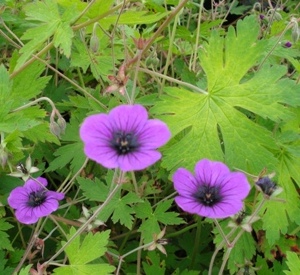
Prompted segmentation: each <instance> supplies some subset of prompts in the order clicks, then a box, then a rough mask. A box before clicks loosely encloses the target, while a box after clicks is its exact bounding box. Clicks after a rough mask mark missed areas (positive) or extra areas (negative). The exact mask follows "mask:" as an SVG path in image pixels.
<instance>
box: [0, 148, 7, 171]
mask: <svg viewBox="0 0 300 275" xmlns="http://www.w3.org/2000/svg"><path fill="white" fill-rule="evenodd" d="M7 159H8V153H7V152H6V150H5V149H4V148H2V146H1V147H0V165H1V166H2V168H4V166H5V165H6V163H7Z"/></svg>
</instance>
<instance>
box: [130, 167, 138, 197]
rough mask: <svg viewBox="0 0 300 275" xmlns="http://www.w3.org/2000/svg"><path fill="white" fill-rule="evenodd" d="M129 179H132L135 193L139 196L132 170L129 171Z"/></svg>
mask: <svg viewBox="0 0 300 275" xmlns="http://www.w3.org/2000/svg"><path fill="white" fill-rule="evenodd" d="M131 179H132V182H133V186H134V190H135V193H136V194H137V196H138V197H140V194H139V188H138V185H137V182H136V178H135V174H134V171H131Z"/></svg>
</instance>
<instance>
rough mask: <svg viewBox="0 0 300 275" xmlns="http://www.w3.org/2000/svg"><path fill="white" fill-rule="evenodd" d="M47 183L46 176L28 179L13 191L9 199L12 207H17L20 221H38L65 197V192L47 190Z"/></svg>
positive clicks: (55, 207) (54, 209) (17, 215)
mask: <svg viewBox="0 0 300 275" xmlns="http://www.w3.org/2000/svg"><path fill="white" fill-rule="evenodd" d="M37 181H38V182H39V183H40V184H39V183H38V182H37ZM47 184H48V182H47V180H46V179H45V178H42V177H38V178H37V179H35V180H33V179H29V180H27V181H26V182H25V184H24V186H19V187H17V188H15V189H13V190H12V191H11V193H10V195H9V197H8V199H7V201H8V204H9V205H10V207H12V208H14V209H16V211H15V215H16V218H17V220H18V221H19V222H21V223H25V224H32V223H36V222H37V221H38V219H39V218H41V217H45V216H48V215H49V214H51V213H52V212H54V211H56V210H57V208H58V205H59V204H58V201H59V200H62V199H63V198H64V194H63V193H58V192H54V191H49V190H47V189H46V188H45V186H47Z"/></svg>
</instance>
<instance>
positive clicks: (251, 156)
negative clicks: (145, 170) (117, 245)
mask: <svg viewBox="0 0 300 275" xmlns="http://www.w3.org/2000/svg"><path fill="white" fill-rule="evenodd" d="M258 33H259V25H258V23H257V22H256V19H255V18H254V17H252V16H249V17H246V18H245V19H244V20H240V21H238V24H237V32H235V30H234V28H233V27H230V28H229V31H228V34H227V35H226V37H225V38H223V37H222V36H221V35H220V34H219V33H218V32H213V34H212V36H211V38H210V39H209V41H208V44H207V45H205V46H204V49H203V51H202V52H201V53H200V65H201V66H202V67H203V70H204V72H205V75H206V77H207V94H199V93H192V92H189V91H187V90H184V89H179V88H174V87H166V88H165V92H166V93H167V95H165V96H162V97H161V99H162V100H161V101H158V102H157V103H156V104H155V106H154V107H153V108H152V112H153V113H155V114H156V117H159V118H161V119H162V120H164V121H165V122H166V123H167V124H168V126H169V127H170V130H171V132H172V134H173V136H175V139H173V141H172V143H170V144H169V145H168V146H166V147H165V149H164V153H165V157H164V158H163V161H162V165H163V166H164V167H166V168H167V169H169V170H173V169H176V168H178V167H179V166H185V167H187V168H189V169H193V168H194V165H195V163H196V162H197V161H198V160H200V159H202V158H210V159H214V160H221V161H223V160H224V159H225V162H226V163H227V164H228V165H229V166H231V167H238V168H240V169H243V170H247V171H249V172H251V173H254V174H258V173H259V172H260V171H261V170H262V168H263V167H268V168H269V169H275V167H276V166H277V164H278V160H277V159H276V157H275V156H274V153H273V151H274V150H275V148H276V144H275V140H274V138H273V133H272V132H271V131H269V130H267V129H265V128H263V127H262V126H260V125H259V124H258V123H255V120H254V119H253V118H252V119H250V118H249V117H248V116H247V114H249V112H250V115H251V116H255V114H257V115H258V116H261V117H263V118H268V119H270V120H272V121H274V122H279V120H287V119H290V118H291V117H292V116H293V113H292V111H291V110H289V108H287V105H292V106H296V105H297V106H299V105H300V93H299V92H298V88H297V86H296V84H295V82H293V81H291V80H287V79H284V78H283V76H284V74H285V73H286V68H285V67H283V66H276V65H274V66H272V67H271V66H269V65H266V66H263V67H262V68H261V69H260V70H259V71H258V72H257V73H254V74H253V75H252V77H251V78H249V77H247V79H244V77H245V75H246V73H247V72H248V71H249V70H250V69H251V68H252V67H253V66H254V65H255V64H256V63H257V62H258V61H259V58H260V57H261V53H262V52H264V49H265V47H266V43H264V42H260V41H258V40H257V35H258ZM237 61H238V62H237ZM285 87H288V88H285ZM252 113H253V114H252ZM180 133H181V134H182V135H183V137H182V138H181V136H180V135H179V134H180ZM257 152H259V157H258V155H257Z"/></svg>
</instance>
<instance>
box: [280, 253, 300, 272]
mask: <svg viewBox="0 0 300 275" xmlns="http://www.w3.org/2000/svg"><path fill="white" fill-rule="evenodd" d="M286 258H287V262H286V263H287V265H288V267H289V270H290V271H286V270H284V271H283V272H284V273H285V274H286V275H296V274H300V259H299V256H298V255H297V254H296V253H293V252H290V251H287V252H286Z"/></svg>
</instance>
